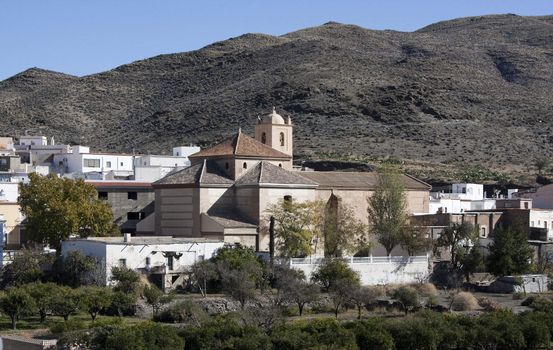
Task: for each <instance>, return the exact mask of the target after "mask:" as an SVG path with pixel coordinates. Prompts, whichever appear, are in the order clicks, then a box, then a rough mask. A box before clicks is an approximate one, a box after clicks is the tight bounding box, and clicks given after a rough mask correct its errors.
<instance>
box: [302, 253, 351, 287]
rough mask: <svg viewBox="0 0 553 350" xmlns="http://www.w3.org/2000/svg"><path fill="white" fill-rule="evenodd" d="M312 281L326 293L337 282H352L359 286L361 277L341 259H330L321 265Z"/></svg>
mask: <svg viewBox="0 0 553 350" xmlns="http://www.w3.org/2000/svg"><path fill="white" fill-rule="evenodd" d="M311 279H312V280H313V282H315V283H318V284H319V285H320V286H321V288H322V289H323V290H325V291H328V290H330V289H331V288H332V287H333V285H334V284H335V283H336V281H351V283H352V284H359V276H358V275H357V273H356V272H355V271H353V270H352V269H351V268H350V267H349V266H348V264H346V263H345V262H344V261H343V260H341V259H329V260H327V261H325V262H324V263H323V264H322V265H320V266H319V267H318V268H317V269H316V270H315V272H314V273H313V275H312V277H311Z"/></svg>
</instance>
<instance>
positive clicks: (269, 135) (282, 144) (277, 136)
mask: <svg viewBox="0 0 553 350" xmlns="http://www.w3.org/2000/svg"><path fill="white" fill-rule="evenodd" d="M255 139H256V140H257V141H259V142H261V143H263V144H265V145H267V146H270V147H272V148H274V149H276V150H277V151H280V152H282V153H285V154H288V155H290V156H292V154H293V138H292V119H291V118H290V117H289V116H288V117H286V120H284V118H283V117H282V116H281V115H280V114H278V113H277V111H276V108H275V107H273V111H272V112H271V113H270V114H268V115H265V116H264V117H262V118H258V120H257V124H256V125H255Z"/></svg>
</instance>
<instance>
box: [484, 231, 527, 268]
mask: <svg viewBox="0 0 553 350" xmlns="http://www.w3.org/2000/svg"><path fill="white" fill-rule="evenodd" d="M493 237H494V240H493V243H492V244H491V245H490V254H489V256H488V260H487V262H488V271H489V272H491V273H493V274H494V275H496V276H505V275H517V274H523V273H527V272H528V271H529V269H530V259H531V258H532V248H530V246H529V245H528V238H527V236H526V232H525V231H524V229H523V228H522V226H521V225H515V226H513V227H510V228H506V229H497V230H494V234H493Z"/></svg>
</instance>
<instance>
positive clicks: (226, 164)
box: [225, 162, 228, 170]
mask: <svg viewBox="0 0 553 350" xmlns="http://www.w3.org/2000/svg"><path fill="white" fill-rule="evenodd" d="M225 169H227V170H228V162H226V163H225Z"/></svg>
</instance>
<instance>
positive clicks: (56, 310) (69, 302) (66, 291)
mask: <svg viewBox="0 0 553 350" xmlns="http://www.w3.org/2000/svg"><path fill="white" fill-rule="evenodd" d="M82 297H83V295H82V292H81V291H80V290H77V289H72V288H70V287H67V286H59V287H58V289H57V292H56V293H55V294H54V295H53V296H52V300H51V302H52V304H51V307H52V313H53V314H54V315H57V316H61V317H63V320H64V321H67V320H69V316H71V315H72V314H74V313H76V312H77V310H79V306H80V304H81V299H82Z"/></svg>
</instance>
